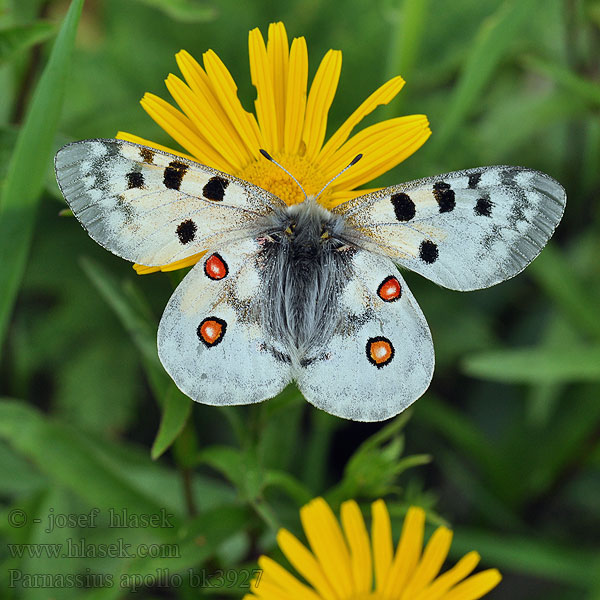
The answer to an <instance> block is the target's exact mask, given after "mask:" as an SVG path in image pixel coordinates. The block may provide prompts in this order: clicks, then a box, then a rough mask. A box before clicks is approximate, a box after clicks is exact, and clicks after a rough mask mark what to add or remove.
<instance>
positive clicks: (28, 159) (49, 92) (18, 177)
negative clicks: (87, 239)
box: [0, 0, 83, 346]
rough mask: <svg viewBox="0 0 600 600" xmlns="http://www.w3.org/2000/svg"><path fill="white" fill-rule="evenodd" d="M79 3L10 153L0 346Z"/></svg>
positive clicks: (0, 205)
mask: <svg viewBox="0 0 600 600" xmlns="http://www.w3.org/2000/svg"><path fill="white" fill-rule="evenodd" d="M82 8H83V0H73V2H72V3H71V6H70V8H69V12H68V13H67V16H66V17H65V20H64V21H63V24H62V26H61V28H60V31H59V33H58V37H57V38H56V42H55V44H54V47H53V48H52V52H51V54H50V58H49V59H48V64H47V65H46V67H45V69H44V72H43V73H42V76H41V78H40V82H39V84H38V86H37V88H36V90H35V93H34V95H33V98H32V101H31V105H30V107H29V110H28V112H27V116H26V118H25V123H24V125H23V128H22V129H21V132H20V134H19V137H18V138H17V144H16V147H15V150H14V152H13V155H12V158H11V161H10V165H9V168H8V173H7V176H6V181H5V183H4V188H3V193H2V198H1V202H0V290H2V294H0V346H1V344H2V341H3V339H4V335H5V333H6V328H7V325H8V321H9V318H10V315H11V313H12V310H13V305H14V302H15V298H16V296H17V293H18V290H19V287H20V285H21V279H22V277H23V273H24V271H25V265H26V262H27V256H28V254H29V247H30V245H31V239H32V236H33V228H34V222H35V213H36V209H37V205H38V202H39V198H40V194H41V193H42V189H43V186H44V182H45V177H46V173H47V171H48V166H49V163H50V161H51V158H52V151H53V144H54V136H55V134H56V129H57V126H58V119H59V117H60V111H61V107H62V102H63V96H64V93H65V86H66V81H67V76H68V73H69V64H70V58H71V52H72V50H73V46H74V44H75V33H76V31H77V24H78V22H79V16H80V15H81V10H82Z"/></svg>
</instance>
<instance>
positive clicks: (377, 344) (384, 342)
mask: <svg viewBox="0 0 600 600" xmlns="http://www.w3.org/2000/svg"><path fill="white" fill-rule="evenodd" d="M366 350H367V359H368V360H369V362H370V363H371V364H372V365H375V366H376V367H377V368H378V369H381V367H384V366H385V365H387V364H388V363H389V362H390V361H391V360H392V358H394V346H392V342H390V340H388V339H387V338H384V337H374V338H369V340H368V341H367V347H366Z"/></svg>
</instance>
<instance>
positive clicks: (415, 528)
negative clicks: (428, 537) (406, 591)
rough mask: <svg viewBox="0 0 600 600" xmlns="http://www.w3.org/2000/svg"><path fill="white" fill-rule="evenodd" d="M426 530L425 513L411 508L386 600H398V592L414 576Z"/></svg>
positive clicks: (405, 522)
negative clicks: (392, 599)
mask: <svg viewBox="0 0 600 600" xmlns="http://www.w3.org/2000/svg"><path fill="white" fill-rule="evenodd" d="M424 528H425V511H424V510H423V509H422V508H419V507H417V506H411V507H410V508H409V509H408V512H407V514H406V518H405V519H404V524H403V526H402V534H401V535H400V541H399V542H398V549H397V550H396V555H395V556H394V561H393V562H392V567H391V569H390V573H389V575H388V579H387V582H386V586H385V588H384V593H383V596H384V597H385V598H390V599H391V598H397V597H398V591H399V590H402V588H404V586H405V585H406V582H407V580H408V578H409V577H410V576H411V575H412V574H413V572H414V569H415V567H416V566H417V563H418V562H419V558H420V556H421V550H422V548H423V532H424Z"/></svg>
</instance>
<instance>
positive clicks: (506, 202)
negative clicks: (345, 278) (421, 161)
mask: <svg viewBox="0 0 600 600" xmlns="http://www.w3.org/2000/svg"><path fill="white" fill-rule="evenodd" d="M565 204H566V193H565V190H564V188H563V187H562V186H561V185H560V184H559V183H558V182H557V181H555V180H554V179H552V178H551V177H550V176H548V175H546V174H544V173H540V172H539V171H534V170H531V169H526V168H523V167H509V166H497V167H480V168H477V169H469V170H466V171H456V172H454V173H447V174H445V175H439V176H437V177H430V178H427V179H420V180H418V181H413V182H409V183H406V184H403V185H398V186H393V187H389V188H385V189H382V190H379V191H377V192H373V193H371V194H367V195H365V196H360V197H358V198H354V199H352V200H349V201H348V202H345V203H344V204H341V205H339V206H337V207H336V208H335V209H334V212H336V213H337V214H341V215H343V216H344V218H345V219H346V220H347V221H348V223H349V224H350V225H352V226H353V227H355V228H356V229H357V230H358V231H359V232H360V234H362V236H361V239H360V241H359V243H360V244H362V245H363V247H365V248H367V249H369V250H371V251H374V252H378V253H383V254H386V255H388V256H389V257H391V258H392V259H393V260H394V261H395V262H396V263H397V264H399V265H401V266H403V267H406V268H408V269H410V270H412V271H416V272H418V273H420V274H421V275H423V276H424V277H427V278H428V279H431V280H432V281H434V282H436V283H438V284H439V285H442V286H444V287H447V288H450V289H454V290H461V291H467V290H475V289H480V288H486V287H489V286H492V285H494V284H496V283H499V282H501V281H504V280H506V279H509V278H510V277H513V276H514V275H517V274H518V273H520V272H521V271H522V270H523V269H524V268H525V267H526V266H527V265H528V264H529V263H530V262H531V261H532V260H533V259H534V258H535V257H536V256H537V255H538V254H539V253H540V251H541V249H542V248H543V247H544V245H545V244H546V242H547V241H548V239H549V238H550V237H551V236H552V234H553V232H554V230H555V229H556V226H557V225H558V223H559V221H560V219H561V217H562V215H563V212H564V208H565Z"/></svg>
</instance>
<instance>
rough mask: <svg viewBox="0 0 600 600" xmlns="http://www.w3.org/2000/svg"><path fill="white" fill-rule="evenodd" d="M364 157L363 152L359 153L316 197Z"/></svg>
mask: <svg viewBox="0 0 600 600" xmlns="http://www.w3.org/2000/svg"><path fill="white" fill-rule="evenodd" d="M362 157H363V155H362V154H357V155H356V156H355V157H354V158H353V159H352V160H351V161H350V164H349V165H348V166H346V167H344V168H343V169H342V170H341V171H340V172H339V173H338V174H337V175H336V176H335V177H333V178H332V179H330V180H329V181H328V182H327V183H326V184H325V185H324V186H323V187H322V188H321V191H320V192H319V193H318V194H317V195H316V196H315V198H318V197H319V196H320V195H321V194H322V193H323V192H324V191H325V190H326V189H327V188H328V187H329V186H330V185H331V184H332V183H333V182H334V181H335V180H336V179H337V178H338V177H339V176H340V175H341V174H342V173H345V172H346V171H347V170H348V169H349V168H350V167H353V166H354V165H355V164H356V163H357V162H358V161H359V160H360V159H361V158H362Z"/></svg>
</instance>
